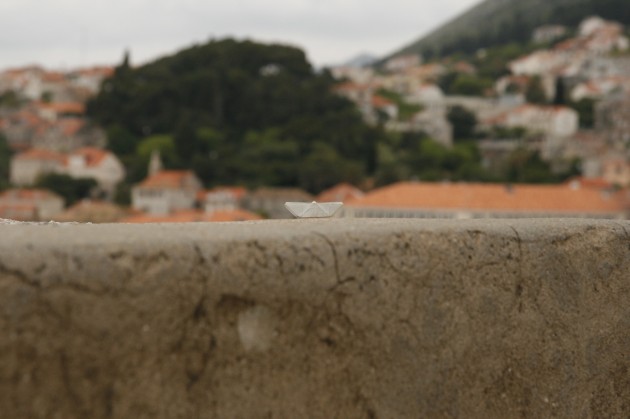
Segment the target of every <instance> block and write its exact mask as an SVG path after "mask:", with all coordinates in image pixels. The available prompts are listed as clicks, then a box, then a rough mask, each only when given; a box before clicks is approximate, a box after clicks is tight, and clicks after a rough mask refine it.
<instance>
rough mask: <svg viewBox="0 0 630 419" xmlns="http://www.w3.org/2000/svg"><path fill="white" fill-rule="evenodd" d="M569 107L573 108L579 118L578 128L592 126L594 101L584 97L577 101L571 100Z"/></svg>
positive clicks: (593, 122) (593, 121)
mask: <svg viewBox="0 0 630 419" xmlns="http://www.w3.org/2000/svg"><path fill="white" fill-rule="evenodd" d="M570 105H571V107H572V108H573V109H575V110H576V111H577V113H578V115H579V118H580V128H586V129H589V128H593V125H594V124H595V101H594V100H593V99H589V98H584V99H581V100H580V101H578V102H571V104H570Z"/></svg>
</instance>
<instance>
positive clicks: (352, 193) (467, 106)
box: [0, 17, 630, 223]
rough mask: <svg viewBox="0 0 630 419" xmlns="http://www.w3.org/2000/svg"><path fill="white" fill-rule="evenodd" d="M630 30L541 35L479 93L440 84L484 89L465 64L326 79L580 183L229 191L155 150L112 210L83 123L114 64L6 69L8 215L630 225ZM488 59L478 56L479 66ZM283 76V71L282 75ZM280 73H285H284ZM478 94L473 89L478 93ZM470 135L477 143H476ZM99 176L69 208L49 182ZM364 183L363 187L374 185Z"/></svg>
mask: <svg viewBox="0 0 630 419" xmlns="http://www.w3.org/2000/svg"><path fill="white" fill-rule="evenodd" d="M626 34H627V31H626V28H624V27H623V26H622V25H621V24H619V23H616V22H612V21H607V20H604V19H601V18H599V17H589V18H587V19H585V20H583V21H582V23H581V24H580V25H579V27H578V28H576V29H575V30H572V29H570V28H567V27H564V26H560V25H547V26H543V27H540V28H537V29H536V30H535V31H534V33H533V34H532V43H533V44H534V45H537V47H536V48H533V49H531V50H529V51H527V52H526V53H525V54H523V55H521V56H519V57H516V58H515V59H512V60H510V61H509V62H508V63H507V65H506V69H505V70H506V71H505V72H504V74H501V75H500V76H498V77H497V78H496V79H494V80H492V83H491V84H490V85H487V86H483V88H481V89H477V91H472V90H471V91H466V89H465V88H460V89H459V91H457V89H450V90H451V91H447V90H449V89H445V88H444V80H445V79H447V78H448V77H452V78H454V79H456V80H460V81H461V83H460V84H461V85H463V84H464V82H463V81H465V80H475V78H476V77H477V75H478V71H479V69H478V68H477V67H476V65H475V63H474V61H473V60H470V59H467V58H465V57H459V58H458V57H455V58H453V57H449V58H447V59H438V60H427V61H424V60H423V57H421V56H419V55H400V56H396V57H393V58H390V59H388V60H386V61H384V62H383V63H381V64H380V65H378V64H377V65H373V66H356V65H353V66H339V67H333V68H332V69H331V73H332V75H333V76H334V77H335V79H336V80H337V81H338V82H337V84H336V86H335V88H334V92H335V93H336V94H337V95H339V96H341V97H344V98H346V99H348V100H350V101H352V102H353V103H355V104H356V107H357V109H358V110H359V112H360V114H361V116H362V118H363V119H364V121H365V122H366V123H367V124H369V125H373V126H382V127H383V128H384V129H385V130H386V131H388V132H397V133H407V132H410V133H414V132H417V133H423V134H425V135H426V136H427V137H428V138H430V139H432V140H433V141H435V142H436V143H437V144H440V145H441V146H444V147H447V148H449V147H453V145H454V144H455V143H456V142H458V141H460V140H462V139H461V138H458V135H457V134H456V131H457V127H456V126H454V125H453V120H452V118H451V117H450V116H449V115H450V113H451V112H452V111H453V110H454V109H458V110H461V111H463V112H467V113H469V114H471V115H473V117H474V120H475V126H474V132H473V133H472V134H471V136H473V137H474V141H475V142H476V145H477V146H478V148H479V153H480V155H481V159H482V163H483V166H484V168H485V169H488V170H492V168H493V167H499V166H501V165H503V164H505V160H506V159H507V157H508V156H509V155H510V154H511V153H513V152H514V151H515V150H518V149H525V150H529V151H531V152H535V153H537V154H538V155H539V156H540V158H541V159H542V160H543V161H545V162H547V163H549V164H550V165H551V167H553V168H557V169H558V170H561V169H562V168H566V166H567V165H568V164H570V162H579V169H580V174H579V175H577V176H575V177H573V178H572V179H569V180H568V181H566V182H564V183H561V184H556V185H534V184H518V185H517V184H482V183H477V182H463V181H458V182H452V181H448V180H444V181H442V182H434V183H430V182H420V181H416V180H414V179H409V180H408V181H402V182H395V183H393V184H390V185H384V186H381V187H371V186H370V185H369V183H368V184H362V185H358V186H360V188H359V187H357V186H353V185H350V184H347V183H342V184H339V185H337V186H335V187H333V188H331V189H327V190H325V191H322V192H321V193H320V194H319V195H316V196H314V195H312V194H310V193H308V192H306V191H303V190H301V189H297V188H271V187H260V188H257V189H253V190H248V189H246V188H244V187H242V186H233V185H224V186H218V187H213V188H210V189H206V188H204V185H203V182H202V181H201V180H200V179H199V178H198V177H197V176H196V174H195V172H194V171H192V170H167V169H165V168H164V164H163V161H162V157H163V156H161V155H160V153H159V152H158V151H157V150H153V151H152V152H151V156H150V160H149V163H148V166H147V167H146V174H147V175H146V177H145V178H144V179H143V180H142V181H140V182H138V183H136V184H134V185H133V187H132V188H131V190H130V191H128V195H129V202H128V206H124V205H122V206H121V205H119V204H116V203H114V202H115V201H116V195H117V188H118V186H119V184H120V183H121V182H122V181H123V180H124V179H125V178H126V175H127V173H126V168H125V164H124V162H123V161H121V159H120V156H117V155H116V154H115V153H113V152H112V151H111V150H110V149H109V148H108V144H107V141H108V138H107V133H106V132H105V131H104V130H103V129H102V128H101V127H99V126H97V125H96V124H94V123H93V122H91V121H90V120H89V118H87V117H86V104H87V102H88V100H89V99H90V98H91V97H93V96H94V95H96V94H97V93H98V91H99V89H100V87H101V83H102V82H103V81H104V80H105V79H107V78H108V77H110V76H111V75H112V74H113V72H114V68H112V67H94V68H86V69H79V70H73V71H68V72H56V71H48V70H46V69H44V68H41V67H37V66H32V67H26V68H15V69H9V70H5V71H3V72H0V98H2V102H1V103H0V104H1V105H2V106H0V132H1V133H2V135H3V136H4V138H6V142H7V145H8V147H9V149H10V150H11V158H10V170H9V171H8V174H9V175H8V179H5V183H6V184H7V185H9V187H8V188H6V189H5V190H4V191H1V192H0V218H10V219H15V220H23V221H48V220H57V221H79V222H128V223H143V222H187V221H243V220H259V219H263V218H289V217H290V214H289V213H288V212H287V211H286V210H285V208H284V203H285V202H287V201H307V202H310V201H313V200H317V201H341V202H345V203H346V208H345V210H344V212H343V214H342V216H347V217H405V218H482V217H595V218H616V219H624V218H628V217H629V215H630V193H629V192H628V191H629V189H628V188H630V53H629V51H630V40H629V39H628V36H627V35H626ZM488 53H489V52H487V51H484V50H480V51H478V52H477V59H482V58H483V57H484V54H488ZM277 71H279V70H277ZM277 71H276V72H277ZM473 90H474V89H473ZM471 139H472V138H471ZM51 176H58V177H63V178H64V179H66V178H71V179H76V180H79V179H91V183H90V184H89V193H87V194H84V195H86V196H83V197H81V199H79V200H76V201H75V202H65V201H64V199H63V198H62V197H61V196H60V195H59V194H57V193H55V192H53V191H52V190H49V189H46V188H45V182H42V179H46V178H50V177H51ZM366 185H367V186H366Z"/></svg>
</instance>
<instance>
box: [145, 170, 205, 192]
mask: <svg viewBox="0 0 630 419" xmlns="http://www.w3.org/2000/svg"><path fill="white" fill-rule="evenodd" d="M189 176H194V173H193V172H192V171H191V170H162V171H160V172H157V173H156V174H154V175H153V176H150V177H148V178H146V179H145V180H144V181H143V182H142V183H140V185H139V186H140V187H142V188H181V187H183V186H184V185H185V181H186V178H188V177H189Z"/></svg>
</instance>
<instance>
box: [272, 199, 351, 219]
mask: <svg viewBox="0 0 630 419" xmlns="http://www.w3.org/2000/svg"><path fill="white" fill-rule="evenodd" d="M284 206H285V207H286V208H287V209H288V210H289V212H291V214H293V215H294V216H296V217H297V218H326V217H332V216H333V215H334V214H335V212H337V210H338V209H339V208H341V207H342V206H343V202H315V201H313V202H285V203H284Z"/></svg>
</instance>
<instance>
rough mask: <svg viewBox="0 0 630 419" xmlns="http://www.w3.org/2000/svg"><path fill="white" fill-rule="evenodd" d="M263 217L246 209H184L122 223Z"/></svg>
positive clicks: (142, 215)
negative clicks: (208, 211)
mask: <svg viewBox="0 0 630 419" xmlns="http://www.w3.org/2000/svg"><path fill="white" fill-rule="evenodd" d="M261 219H262V217H261V216H260V215H258V214H254V213H253V212H249V211H244V210H231V211H215V212H211V213H206V212H204V211H201V210H183V211H177V212H175V213H173V214H168V215H149V214H139V215H135V216H132V217H128V218H124V219H122V220H121V221H120V222H122V223H133V224H138V223H142V224H144V223H188V222H231V221H253V220H261Z"/></svg>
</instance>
